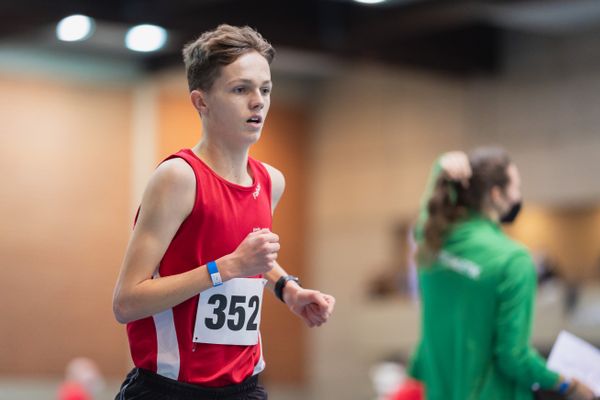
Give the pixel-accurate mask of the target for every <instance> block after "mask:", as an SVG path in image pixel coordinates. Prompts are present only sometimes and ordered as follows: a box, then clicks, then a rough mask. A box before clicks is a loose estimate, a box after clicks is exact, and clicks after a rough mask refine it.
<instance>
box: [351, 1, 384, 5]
mask: <svg viewBox="0 0 600 400" xmlns="http://www.w3.org/2000/svg"><path fill="white" fill-rule="evenodd" d="M354 1H355V2H357V3H362V4H378V3H383V2H385V1H386V0H354Z"/></svg>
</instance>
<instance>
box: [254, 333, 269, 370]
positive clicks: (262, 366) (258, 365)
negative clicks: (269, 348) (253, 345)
mask: <svg viewBox="0 0 600 400" xmlns="http://www.w3.org/2000/svg"><path fill="white" fill-rule="evenodd" d="M258 342H259V344H260V359H259V360H258V362H257V363H256V365H255V366H254V371H253V372H252V376H254V375H256V374H260V373H261V372H262V371H263V370H264V369H265V366H266V363H265V359H264V358H263V351H262V335H261V334H260V332H258Z"/></svg>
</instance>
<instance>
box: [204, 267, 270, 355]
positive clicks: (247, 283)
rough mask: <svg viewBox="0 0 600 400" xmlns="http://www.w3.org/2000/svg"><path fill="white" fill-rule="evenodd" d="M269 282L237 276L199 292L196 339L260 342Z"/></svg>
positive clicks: (244, 344) (236, 343)
mask: <svg viewBox="0 0 600 400" xmlns="http://www.w3.org/2000/svg"><path fill="white" fill-rule="evenodd" d="M266 283H267V281H266V279H251V278H236V279H231V280H229V281H227V282H225V283H224V284H223V285H221V286H217V287H212V288H210V289H207V290H205V291H203V292H202V293H200V299H199V300H198V311H197V312H196V324H195V326H194V342H196V343H212V344H235V345H243V346H253V345H255V344H257V343H258V327H259V325H260V309H261V306H262V294H263V289H264V286H265V285H266Z"/></svg>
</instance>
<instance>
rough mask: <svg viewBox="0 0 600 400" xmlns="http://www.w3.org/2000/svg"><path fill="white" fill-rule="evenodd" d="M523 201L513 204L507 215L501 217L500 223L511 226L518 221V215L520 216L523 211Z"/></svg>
mask: <svg viewBox="0 0 600 400" xmlns="http://www.w3.org/2000/svg"><path fill="white" fill-rule="evenodd" d="M521 205H522V201H520V200H519V202H517V203H515V204H513V206H512V207H511V208H510V210H508V211H507V212H506V214H504V215H502V216H501V217H500V222H501V223H503V224H511V223H513V222H514V221H515V219H517V215H519V211H521Z"/></svg>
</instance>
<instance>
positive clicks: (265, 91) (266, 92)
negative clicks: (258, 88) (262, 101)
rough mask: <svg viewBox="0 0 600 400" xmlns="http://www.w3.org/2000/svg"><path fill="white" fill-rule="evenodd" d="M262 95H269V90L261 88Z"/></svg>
mask: <svg viewBox="0 0 600 400" xmlns="http://www.w3.org/2000/svg"><path fill="white" fill-rule="evenodd" d="M262 93H263V94H269V93H271V88H262Z"/></svg>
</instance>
